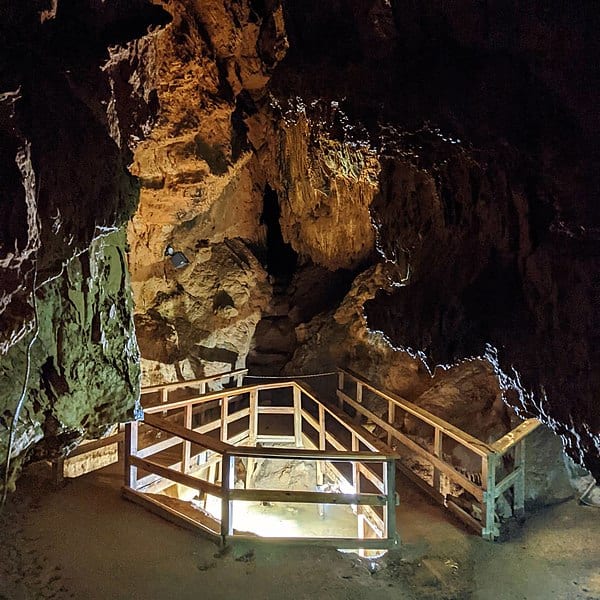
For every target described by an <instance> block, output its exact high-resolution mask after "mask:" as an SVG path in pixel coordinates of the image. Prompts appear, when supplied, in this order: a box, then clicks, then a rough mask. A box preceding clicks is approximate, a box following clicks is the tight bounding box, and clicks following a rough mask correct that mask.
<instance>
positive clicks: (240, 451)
mask: <svg viewBox="0 0 600 600" xmlns="http://www.w3.org/2000/svg"><path fill="white" fill-rule="evenodd" d="M226 453H227V454H228V455H229V456H240V457H241V456H250V457H252V458H274V459H277V458H289V459H291V460H333V461H336V462H346V461H348V462H352V461H362V462H376V463H381V462H386V460H390V459H393V458H395V456H394V455H385V454H374V453H373V452H353V451H352V450H344V451H339V450H310V449H308V448H251V447H250V446H230V448H228V449H227V451H226Z"/></svg>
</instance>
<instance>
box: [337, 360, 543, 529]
mask: <svg viewBox="0 0 600 600" xmlns="http://www.w3.org/2000/svg"><path fill="white" fill-rule="evenodd" d="M366 393H370V394H372V398H371V401H370V402H368V405H369V406H372V405H373V404H379V406H381V405H382V404H383V406H385V410H383V411H378V414H375V412H373V410H371V409H369V408H367V405H366V404H365V403H363V401H364V400H365V398H364V396H365V395H366ZM337 397H338V402H339V408H340V410H341V411H344V412H346V414H348V415H349V416H350V417H351V418H354V419H355V421H356V422H359V421H361V420H362V421H370V422H371V423H373V424H374V425H375V426H376V427H379V428H380V429H381V430H382V431H383V433H384V435H385V437H386V441H387V445H388V446H389V447H392V448H394V449H395V450H397V451H398V452H400V454H401V455H402V456H403V457H404V459H405V460H402V459H400V460H398V461H397V466H398V468H399V469H400V470H401V471H402V472H403V473H404V474H405V475H406V476H407V477H408V478H409V479H411V480H412V481H413V482H414V483H416V484H417V485H418V486H419V487H421V488H422V489H424V490H425V491H426V492H427V493H428V494H430V495H431V496H432V497H433V498H434V499H435V500H437V501H438V502H440V503H441V504H443V505H444V506H446V507H447V508H448V509H450V510H451V511H452V512H453V513H454V514H455V515H457V516H458V517H459V518H460V519H461V520H462V521H464V522H465V523H466V524H467V525H468V526H469V527H471V528H472V529H474V530H475V531H476V532H477V533H478V534H481V535H482V536H483V537H484V538H487V539H492V540H493V539H494V538H495V537H497V536H498V535H499V534H500V531H499V526H498V519H497V518H496V512H497V511H496V508H497V503H498V502H499V499H500V498H501V497H503V501H504V502H507V503H508V504H510V505H511V507H512V512H513V514H514V515H517V516H519V515H522V514H523V513H524V509H525V440H526V437H527V435H528V434H529V433H531V432H532V431H533V430H534V429H535V428H536V427H538V426H539V425H540V423H539V421H538V420H537V419H528V420H526V421H524V422H523V423H521V424H520V425H519V426H518V427H516V428H515V429H514V430H513V431H511V432H509V433H508V434H506V435H505V436H504V437H502V438H501V439H500V440H498V441H497V442H495V443H493V444H491V445H490V444H486V443H484V442H482V441H480V440H478V439H476V438H475V437H473V436H471V435H469V434H468V433H466V432H464V431H462V430H460V429H459V428H458V427H455V426H453V425H452V424H450V423H448V422H446V421H444V420H443V419H440V418H438V417H436V416H435V415H433V414H431V413H430V412H428V411H426V410H423V409H422V408H420V407H418V406H416V405H414V404H412V403H410V402H408V401H406V400H404V399H403V398H401V397H400V396H398V395H396V394H393V393H391V392H385V391H382V390H379V389H377V388H376V387H375V386H373V385H372V384H371V383H370V382H369V381H367V380H366V379H364V378H363V377H361V376H360V375H358V374H357V373H354V372H353V371H350V370H347V369H339V370H338V389H337ZM373 400H374V402H373ZM407 416H409V418H410V419H413V420H414V422H415V423H418V424H419V426H421V429H422V430H425V431H428V432H429V436H428V439H426V443H424V444H420V443H418V442H417V441H416V440H415V439H413V438H411V437H409V436H408V435H407V434H406V433H403V432H402V431H400V427H399V422H402V421H403V420H404V419H405V418H406V417H407ZM456 444H458V445H460V446H461V447H462V448H463V449H464V452H466V453H467V454H470V455H471V456H472V457H476V460H477V461H478V462H479V464H480V468H479V469H478V470H477V471H476V472H470V473H465V472H464V471H463V472H461V470H460V469H459V468H457V466H456V465H455V464H454V463H453V461H452V459H451V457H449V456H448V455H447V454H446V452H445V451H444V449H445V448H446V447H448V446H449V445H454V446H455V445H456ZM413 457H418V459H419V460H420V461H424V462H425V463H426V464H428V465H430V468H431V470H430V471H427V472H425V473H424V472H423V471H418V470H417V472H415V470H413V469H411V468H410V466H408V465H407V464H406V459H408V460H409V461H410V459H412V458H413ZM442 475H443V476H445V477H446V478H447V479H448V480H449V481H450V482H452V483H453V484H455V485H457V486H459V487H460V488H462V489H463V490H465V491H466V492H467V493H468V494H469V495H470V496H471V499H472V508H473V510H472V512H471V511H469V512H467V510H466V509H465V507H464V506H463V507H461V506H459V505H458V504H457V499H456V498H455V497H454V496H452V495H451V494H448V493H446V492H445V490H444V486H443V485H442V483H443V482H442V477H441V476H442ZM473 513H474V514H473Z"/></svg>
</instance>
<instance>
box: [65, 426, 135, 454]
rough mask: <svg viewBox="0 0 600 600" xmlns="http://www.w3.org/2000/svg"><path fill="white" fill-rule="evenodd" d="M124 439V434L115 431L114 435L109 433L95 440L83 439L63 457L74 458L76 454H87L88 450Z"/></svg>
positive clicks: (91, 450)
mask: <svg viewBox="0 0 600 600" xmlns="http://www.w3.org/2000/svg"><path fill="white" fill-rule="evenodd" d="M124 439H125V434H124V433H123V432H121V433H115V434H114V435H109V436H107V437H103V438H100V439H97V440H90V441H89V442H88V441H84V442H82V443H81V444H79V445H78V446H76V447H75V448H73V450H71V452H69V453H68V454H67V455H66V456H65V458H75V457H76V456H81V455H82V454H87V453H88V452H93V451H94V450H99V449H100V448H104V447H105V446H110V445H111V444H118V443H120V442H122V441H123V440H124Z"/></svg>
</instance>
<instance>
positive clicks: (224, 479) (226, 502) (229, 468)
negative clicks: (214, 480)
mask: <svg viewBox="0 0 600 600" xmlns="http://www.w3.org/2000/svg"><path fill="white" fill-rule="evenodd" d="M234 461H235V457H234V456H232V455H230V454H227V453H225V454H223V458H222V459H221V495H222V497H221V539H222V541H223V544H225V543H226V541H227V536H231V535H233V502H232V501H231V500H230V499H229V496H230V490H231V489H232V488H233V477H234V474H235V467H234Z"/></svg>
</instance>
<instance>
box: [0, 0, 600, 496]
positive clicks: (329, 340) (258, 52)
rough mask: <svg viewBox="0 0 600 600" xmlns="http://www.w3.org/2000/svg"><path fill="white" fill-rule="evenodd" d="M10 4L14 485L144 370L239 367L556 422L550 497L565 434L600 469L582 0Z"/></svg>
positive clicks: (3, 386)
mask: <svg viewBox="0 0 600 600" xmlns="http://www.w3.org/2000/svg"><path fill="white" fill-rule="evenodd" d="M0 13H1V14H2V19H1V20H0V48H2V50H0V156H1V158H2V160H1V161H0V189H1V191H2V194H1V195H0V204H1V206H2V209H3V210H2V212H3V215H4V217H3V219H2V220H0V281H1V283H2V285H1V287H0V290H1V292H0V319H1V323H2V327H1V331H0V353H1V358H0V398H1V399H0V403H1V404H0V462H1V464H2V465H3V467H2V468H0V472H2V473H3V474H4V475H5V476H6V481H7V483H8V486H9V488H10V489H12V488H13V487H14V484H15V481H16V477H17V475H18V473H19V472H20V469H21V467H22V466H23V465H24V464H25V463H27V462H31V461H35V460H40V459H52V458H55V457H57V456H59V455H61V453H64V452H65V451H66V450H67V449H69V448H72V447H73V446H74V445H75V444H76V443H78V442H79V441H81V440H82V439H83V438H86V437H98V436H99V435H102V434H103V433H105V432H106V431H108V430H109V428H110V427H111V426H113V425H114V424H115V423H118V422H123V421H127V420H129V419H131V418H133V416H134V414H135V410H136V406H137V403H138V401H139V390H140V385H141V384H142V383H144V384H151V383H157V382H162V381H174V380H178V379H181V378H184V377H188V378H192V377H201V376H205V375H212V374H214V373H217V372H220V371H222V370H224V369H228V368H231V367H240V366H244V365H246V364H247V365H248V366H250V369H251V372H253V373H254V374H257V375H272V376H274V375H281V374H286V375H292V374H302V373H305V374H308V373H314V372H321V371H327V370H329V369H331V368H333V367H335V366H336V365H340V366H345V367H351V368H353V369H355V370H356V371H359V372H361V373H363V374H364V375H365V376H367V377H369V378H371V379H372V380H373V381H374V382H376V383H377V384H378V385H381V386H383V387H386V388H388V389H391V390H392V391H394V392H397V393H399V394H401V395H402V396H404V397H405V398H407V399H408V400H410V401H412V402H415V403H417V404H419V405H421V406H423V407H425V408H429V409H431V410H433V409H434V408H435V409H436V410H438V411H440V412H441V413H442V416H444V418H447V419H448V420H450V421H454V422H456V423H457V424H458V425H462V426H464V427H466V428H469V427H470V428H471V429H472V430H471V433H473V434H474V435H480V436H483V437H487V438H491V437H493V436H495V435H498V434H499V432H502V431H506V430H508V429H510V426H511V424H515V423H517V422H518V420H519V418H525V417H537V418H539V419H540V420H541V421H542V422H543V423H544V424H545V425H546V426H547V431H546V432H545V434H544V436H543V439H541V438H540V440H538V442H536V443H539V452H540V454H544V453H546V454H547V456H550V455H551V456H552V458H551V459H548V463H544V460H543V459H542V458H540V470H543V469H548V468H552V469H557V470H561V469H562V471H561V475H560V476H559V477H558V478H559V479H561V478H562V479H561V481H562V483H561V486H562V488H561V490H560V491H556V490H550V489H544V491H543V492H542V491H540V490H539V489H538V491H539V496H540V497H542V496H544V495H547V496H548V497H553V498H558V497H560V498H563V497H565V496H566V495H569V494H571V493H572V490H570V491H566V488H568V479H569V476H570V474H569V472H568V471H569V469H566V467H565V466H564V464H563V462H562V459H560V458H558V459H557V458H556V457H557V456H559V455H560V448H561V444H562V447H563V448H564V450H565V451H566V453H567V454H568V455H569V456H570V458H571V459H572V460H573V461H574V463H576V464H578V465H581V466H582V467H585V468H586V469H587V470H589V471H590V472H591V473H592V475H593V476H594V477H595V478H596V479H597V480H599V479H600V458H599V457H600V409H599V405H598V400H597V398H598V394H599V393H600V375H599V371H598V366H599V364H600V361H599V360H598V359H599V355H598V348H599V347H600V345H599V344H598V340H599V339H600V325H599V323H598V320H597V311H598V306H599V305H600V275H599V274H600V263H599V256H600V252H599V251H598V250H599V248H600V237H599V232H600V222H599V219H600V212H599V208H598V206H599V205H598V202H597V200H598V194H599V192H600V168H599V167H600V163H599V160H598V159H599V157H600V155H599V148H598V144H597V139H598V135H599V134H600V120H599V119H598V110H597V98H598V91H599V90H598V87H599V82H600V77H599V71H598V64H600V63H599V59H600V52H599V50H600V48H599V42H598V37H597V35H596V32H597V30H598V27H599V26H600V22H599V21H600V12H598V11H597V10H595V8H594V7H593V6H592V5H590V4H581V5H580V4H578V3H571V4H568V5H564V4H560V3H545V2H541V1H538V0H531V1H530V2H527V3H526V5H524V6H523V7H518V6H517V5H514V4H510V6H508V5H504V4H503V3H493V2H486V3H481V2H474V1H467V0H466V1H465V2H460V3H445V2H438V1H435V0H427V1H423V2H411V3H402V2H399V1H396V0H391V1H384V0H369V1H364V0H346V1H345V2H341V1H340V0H335V1H331V2H327V3H323V2H317V1H316V0H302V1H299V0H283V1H280V0H266V1H263V2H258V1H253V0H243V1H240V2H231V1H229V0H207V1H206V2H199V3H192V2H185V1H184V0H171V1H168V0H164V1H160V0H156V1H155V2H151V1H150V0H135V1H132V2H118V1H116V0H113V1H111V2H98V1H96V0H86V1H80V2H76V1H74V0H57V1H56V0H55V1H53V2H52V1H50V0H48V1H47V2H46V1H40V2H33V1H29V0H27V1H25V2H22V3H19V5H18V6H16V5H15V3H11V2H8V1H4V2H1V3H0ZM168 245H172V247H173V248H174V249H175V250H177V251H181V252H183V253H184V254H185V256H186V257H187V259H188V260H189V264H188V265H184V266H183V267H182V268H180V269H176V268H174V266H173V265H172V264H170V261H169V260H168V259H166V258H165V255H164V252H165V248H166V247H167V246H168ZM32 340H33V342H32V343H30V342H31V341H32ZM28 371H29V376H28V377H26V373H27V372H28ZM24 381H26V383H25V387H26V389H25V393H24V394H22V387H23V385H24ZM21 397H22V400H23V402H22V403H21V402H20V399H21ZM436 398H437V399H436ZM439 398H442V401H438V400H439ZM21 404H22V407H21ZM475 413H476V414H477V415H478V417H477V419H474V418H473V414H475ZM9 446H10V452H11V461H10V470H9V472H7V473H5V470H6V465H7V450H8V448H9ZM548 448H551V449H552V450H551V451H550V450H548ZM557 461H558V462H557ZM549 465H550V466H549ZM571 469H574V467H571ZM563 471H564V472H563ZM571 474H572V473H571ZM3 478H4V477H3ZM537 485H538V488H544V486H546V484H545V483H544V482H542V481H538V484H537ZM546 487H548V486H546Z"/></svg>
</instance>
